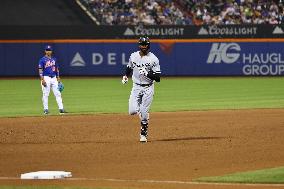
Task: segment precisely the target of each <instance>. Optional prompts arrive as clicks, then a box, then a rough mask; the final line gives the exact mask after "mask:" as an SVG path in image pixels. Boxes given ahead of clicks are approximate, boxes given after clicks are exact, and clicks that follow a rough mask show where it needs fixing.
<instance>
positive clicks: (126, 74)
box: [121, 55, 133, 84]
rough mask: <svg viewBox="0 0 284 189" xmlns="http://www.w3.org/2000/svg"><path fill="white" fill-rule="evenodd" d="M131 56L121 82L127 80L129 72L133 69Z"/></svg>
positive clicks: (124, 82) (123, 82)
mask: <svg viewBox="0 0 284 189" xmlns="http://www.w3.org/2000/svg"><path fill="white" fill-rule="evenodd" d="M131 56H132V55H131ZM131 56H130V58H129V61H128V64H127V66H126V68H125V71H124V75H123V76H122V80H121V82H122V84H126V83H127V82H128V77H129V76H130V75H131V73H132V71H133V68H132V61H131Z"/></svg>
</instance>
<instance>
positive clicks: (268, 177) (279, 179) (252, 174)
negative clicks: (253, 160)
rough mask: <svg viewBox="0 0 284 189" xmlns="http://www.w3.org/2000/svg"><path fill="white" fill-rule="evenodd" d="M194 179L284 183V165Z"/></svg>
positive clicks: (225, 181)
mask: <svg viewBox="0 0 284 189" xmlns="http://www.w3.org/2000/svg"><path fill="white" fill-rule="evenodd" d="M194 181H197V182H217V183H246V184H249V183H251V184H254V183H265V184H283V183H284V167H278V168H273V169H264V170H257V171H249V172H242V173H234V174H229V175H224V176H216V177H202V178H199V179H196V180H194Z"/></svg>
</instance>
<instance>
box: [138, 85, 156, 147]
mask: <svg viewBox="0 0 284 189" xmlns="http://www.w3.org/2000/svg"><path fill="white" fill-rule="evenodd" d="M153 96H154V86H151V87H148V88H147V89H145V90H144V93H143V97H142V103H141V105H140V116H139V117H140V119H141V132H140V135H141V138H140V141H141V142H147V136H148V124H149V111H150V106H151V104H152V101H153Z"/></svg>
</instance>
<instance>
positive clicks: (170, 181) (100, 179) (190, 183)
mask: <svg viewBox="0 0 284 189" xmlns="http://www.w3.org/2000/svg"><path fill="white" fill-rule="evenodd" d="M0 180H21V179H20V178H19V177H0ZM24 180H32V179H24ZM34 180H38V179H34ZM47 180H48V179H47ZM54 180H65V181H108V182H137V183H161V184H188V185H218V186H222V185H223V186H256V187H259V186H269V187H283V186H284V184H266V183H264V184H260V183H255V184H249V183H214V182H193V181H173V180H135V179H111V178H109V179H107V178H66V179H54Z"/></svg>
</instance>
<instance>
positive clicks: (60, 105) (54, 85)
mask: <svg viewBox="0 0 284 189" xmlns="http://www.w3.org/2000/svg"><path fill="white" fill-rule="evenodd" d="M51 86H52V91H53V94H54V96H55V99H56V102H57V105H58V109H59V111H61V110H62V111H64V107H63V102H62V96H61V92H60V91H59V90H58V81H57V79H56V78H55V77H54V78H52V84H51Z"/></svg>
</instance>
